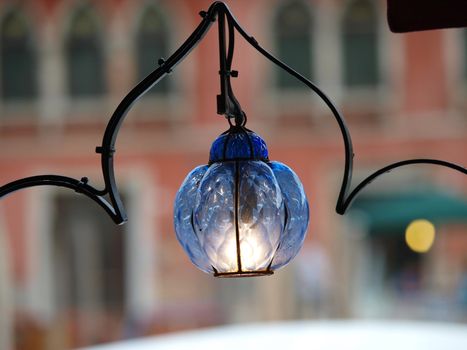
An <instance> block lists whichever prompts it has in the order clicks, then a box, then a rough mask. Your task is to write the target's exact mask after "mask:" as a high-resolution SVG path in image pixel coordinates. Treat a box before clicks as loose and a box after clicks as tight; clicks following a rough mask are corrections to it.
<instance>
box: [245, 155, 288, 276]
mask: <svg viewBox="0 0 467 350" xmlns="http://www.w3.org/2000/svg"><path fill="white" fill-rule="evenodd" d="M238 164H239V165H238V168H239V169H238V170H239V210H238V224H239V231H240V232H239V233H240V252H241V263H242V270H243V271H261V270H266V269H267V268H268V266H269V264H270V263H271V261H272V258H273V256H274V253H275V252H276V250H277V246H278V245H279V238H280V235H281V232H282V227H283V225H284V220H285V211H284V206H283V200H282V194H281V190H280V188H279V185H278V183H277V181H276V179H275V177H274V174H273V173H272V171H271V169H270V168H269V167H268V166H267V164H266V163H264V162H261V161H247V162H239V163H238Z"/></svg>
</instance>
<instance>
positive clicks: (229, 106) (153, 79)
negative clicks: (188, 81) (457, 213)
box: [0, 1, 467, 224]
mask: <svg viewBox="0 0 467 350" xmlns="http://www.w3.org/2000/svg"><path fill="white" fill-rule="evenodd" d="M200 15H201V16H202V17H203V20H202V21H201V23H200V24H199V25H198V27H197V28H196V29H195V31H194V32H193V33H192V34H191V35H190V36H189V37H188V39H186V41H185V42H184V43H183V44H182V46H180V48H179V49H178V50H176V51H175V53H174V54H173V55H172V56H170V57H169V58H168V59H167V60H164V59H160V60H159V68H157V69H156V70H155V71H153V72H152V73H151V74H149V75H148V76H147V77H146V78H144V79H143V80H142V81H141V82H140V83H139V84H138V85H136V86H135V87H134V88H133V89H132V90H131V91H130V92H129V93H128V95H126V96H125V98H124V99H123V100H122V101H121V102H120V104H119V105H118V107H117V109H116V110H115V112H114V113H113V115H112V117H111V118H110V120H109V123H108V124H107V127H106V130H105V132H104V137H103V139H102V145H101V146H99V147H97V148H96V152H97V153H100V154H101V166H102V174H103V177H104V183H105V188H104V189H103V190H98V189H96V188H94V187H92V186H90V185H88V183H87V182H88V180H87V178H82V179H81V180H77V179H73V178H70V177H66V176H60V175H39V176H32V177H27V178H24V179H20V180H16V181H13V182H10V183H8V184H6V185H4V186H2V187H0V198H2V197H4V196H7V195H8V194H10V193H12V192H15V191H17V190H20V189H23V188H28V187H33V186H43V185H52V186H59V187H65V188H70V189H73V190H75V191H76V192H79V193H82V194H84V195H85V196H87V197H89V198H90V199H92V200H94V201H95V202H97V203H98V204H99V205H100V206H101V207H102V208H104V210H105V211H106V212H107V213H108V214H109V215H110V216H111V218H112V219H113V220H114V222H115V223H117V224H122V223H124V222H126V221H127V217H126V213H125V209H124V206H123V203H122V200H121V197H120V194H119V192H118V188H117V184H116V181H115V173H114V158H113V155H114V153H115V142H116V139H117V136H118V132H119V130H120V127H121V125H122V123H123V120H124V119H125V116H126V115H127V113H128V111H129V110H130V108H131V107H132V106H133V104H134V103H135V102H136V101H137V100H138V99H139V98H140V97H141V96H143V95H144V94H145V93H146V92H147V91H148V90H149V89H151V88H152V87H153V86H154V85H155V84H157V83H158V82H159V81H161V80H162V79H163V78H165V77H166V76H167V75H168V74H170V72H171V71H172V69H173V68H174V67H175V66H176V65H177V64H178V63H180V62H181V61H182V60H183V59H184V58H185V57H186V56H187V55H188V54H189V53H190V52H191V51H192V50H193V49H194V48H195V47H196V46H197V45H198V44H199V42H200V41H201V40H202V39H203V37H204V35H205V34H206V33H207V32H208V30H209V29H210V28H211V25H212V23H213V22H214V21H216V19H218V22H219V53H220V71H219V74H220V83H221V94H220V95H218V98H217V101H218V113H219V114H224V115H225V116H226V117H227V118H235V119H236V123H240V124H241V123H244V122H245V121H246V119H245V118H246V116H245V114H244V113H243V111H242V109H241V107H240V104H239V103H238V101H237V99H236V98H235V96H234V94H233V91H232V86H231V84H230V78H231V77H235V76H237V72H235V71H231V65H232V60H233V51H234V34H235V33H234V29H235V30H236V31H237V32H238V33H240V35H241V36H242V37H243V38H244V39H245V40H246V41H247V42H248V43H249V44H250V45H251V46H253V47H254V48H255V49H256V50H257V51H259V52H260V53H261V54H262V55H263V56H265V57H266V58H267V59H268V60H270V61H271V62H273V63H274V64H276V65H277V66H279V67H280V68H282V69H283V70H285V71H286V72H287V73H289V74H290V75H292V76H293V77H295V78H296V79H298V80H299V81H301V82H302V83H303V84H305V85H306V86H308V87H309V88H310V89H311V90H313V91H314V92H315V93H316V94H317V95H318V96H319V97H320V98H321V99H322V100H323V101H324V103H325V104H326V105H327V106H328V108H329V109H330V110H331V112H332V114H333V116H334V118H335V119H336V121H337V124H338V126H339V129H340V131H341V134H342V137H343V141H344V149H345V165H344V174H343V177H342V184H341V189H340V192H339V197H338V199H337V206H336V211H337V213H339V214H344V213H345V211H346V210H347V208H348V207H349V205H350V204H351V202H352V200H353V199H354V198H355V197H356V195H357V194H358V193H359V192H360V191H361V190H362V189H363V188H364V187H365V186H367V185H368V184H370V183H371V182H372V181H373V180H374V179H375V178H376V177H378V176H380V175H382V174H384V173H386V172H389V171H390V170H392V169H395V168H398V167H401V166H404V165H410V164H421V163H426V164H435V165H441V166H445V167H448V168H451V169H454V170H457V171H460V172H461V173H463V174H467V170H466V169H465V168H464V167H462V166H460V165H456V164H453V163H449V162H446V161H442V160H435V159H412V160H405V161H401V162H397V163H394V164H391V165H388V166H386V167H384V168H382V169H380V170H378V171H376V172H375V173H373V174H372V175H370V176H368V177H367V178H366V179H365V180H363V181H362V182H361V183H360V184H358V185H357V186H356V187H355V189H354V190H353V191H352V192H350V193H349V191H350V184H351V180H352V165H353V156H354V154H353V148H352V140H351V137H350V132H349V130H348V128H347V125H346V122H345V119H344V117H343V116H342V115H341V114H340V112H339V110H338V109H337V108H336V106H335V105H334V104H333V102H332V101H331V100H330V99H329V98H328V97H327V96H326V94H325V93H324V92H323V91H322V90H321V89H319V88H318V87H317V86H316V85H315V84H313V83H312V82H311V81H310V80H308V79H307V78H305V77H304V76H303V75H301V74H300V73H298V72H296V71H295V70H293V69H292V68H290V67H289V66H287V65H286V64H285V63H283V62H282V61H280V60H279V59H277V58H276V57H274V56H273V55H272V54H271V53H269V52H268V51H267V50H265V49H264V48H262V47H261V46H260V45H259V44H258V42H257V41H256V40H255V38H254V37H252V36H250V35H248V34H247V33H246V32H245V30H243V28H242V27H241V26H240V25H239V23H238V22H237V20H236V19H235V17H234V16H233V14H232V13H231V12H230V10H229V8H228V7H227V5H225V4H224V3H222V2H219V1H217V2H214V3H213V4H212V5H211V6H210V8H209V10H208V11H207V12H204V11H202V12H201V13H200ZM225 20H227V26H228V27H227V29H228V48H227V50H226V44H225V40H226V35H225ZM105 196H108V199H107V198H105Z"/></svg>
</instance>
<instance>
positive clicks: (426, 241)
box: [405, 219, 436, 253]
mask: <svg viewBox="0 0 467 350" xmlns="http://www.w3.org/2000/svg"><path fill="white" fill-rule="evenodd" d="M435 232H436V230H435V226H434V225H433V224H432V223H431V222H430V221H428V220H424V219H419V220H414V221H412V222H411V223H410V224H409V226H407V228H406V230H405V242H406V243H407V245H408V246H409V248H410V249H412V250H413V251H414V252H417V253H426V252H427V251H429V250H430V248H431V246H432V245H433V242H434V240H435Z"/></svg>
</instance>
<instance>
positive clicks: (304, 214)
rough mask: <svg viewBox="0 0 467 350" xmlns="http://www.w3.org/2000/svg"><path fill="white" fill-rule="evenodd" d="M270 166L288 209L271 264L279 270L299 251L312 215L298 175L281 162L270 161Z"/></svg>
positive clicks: (273, 268)
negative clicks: (278, 244)
mask: <svg viewBox="0 0 467 350" xmlns="http://www.w3.org/2000/svg"><path fill="white" fill-rule="evenodd" d="M269 166H270V167H271V169H272V171H273V173H274V175H275V177H276V179H277V182H278V183H279V187H280V189H281V191H282V195H283V197H284V204H285V206H286V210H287V223H286V226H285V229H284V230H283V232H282V235H281V238H280V246H279V249H278V250H277V252H276V254H275V256H274V260H273V262H272V266H271V268H272V270H277V269H279V268H281V267H283V266H285V265H286V264H287V263H288V262H289V261H290V260H292V259H293V258H294V257H295V256H296V255H297V253H298V252H299V250H300V248H301V247H302V245H303V242H304V240H305V236H306V230H307V227H308V222H309V218H310V216H309V207H308V200H307V198H306V195H305V191H304V189H303V185H302V183H301V182H300V179H299V178H298V176H297V175H296V174H295V173H294V172H293V170H292V169H290V168H289V167H288V166H287V165H285V164H282V163H280V162H270V163H269Z"/></svg>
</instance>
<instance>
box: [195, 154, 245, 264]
mask: <svg viewBox="0 0 467 350" xmlns="http://www.w3.org/2000/svg"><path fill="white" fill-rule="evenodd" d="M194 219H195V220H194V223H195V230H196V235H197V237H198V239H199V242H200V244H201V247H202V248H203V250H204V251H205V252H206V255H207V257H208V259H209V262H210V263H211V265H212V266H213V267H214V268H215V269H216V270H217V271H218V272H232V271H236V270H237V258H236V256H237V250H236V239H235V163H217V164H214V165H212V166H211V167H210V168H209V170H208V171H207V172H206V174H205V176H204V177H203V180H202V181H201V184H200V186H199V190H198V193H197V196H196V203H195V204H194Z"/></svg>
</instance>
